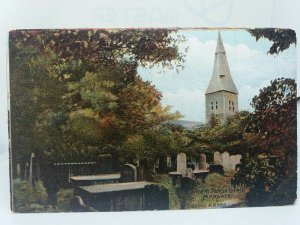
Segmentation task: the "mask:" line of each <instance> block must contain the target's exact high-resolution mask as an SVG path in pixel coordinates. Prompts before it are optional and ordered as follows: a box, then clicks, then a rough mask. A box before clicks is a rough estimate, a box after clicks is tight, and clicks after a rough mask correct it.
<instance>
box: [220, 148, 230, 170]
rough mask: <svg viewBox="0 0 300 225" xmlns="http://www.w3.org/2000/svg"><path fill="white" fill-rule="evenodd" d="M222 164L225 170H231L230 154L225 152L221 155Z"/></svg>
mask: <svg viewBox="0 0 300 225" xmlns="http://www.w3.org/2000/svg"><path fill="white" fill-rule="evenodd" d="M221 164H222V166H223V167H224V169H225V170H229V169H230V166H229V153H228V152H224V153H222V154H221Z"/></svg>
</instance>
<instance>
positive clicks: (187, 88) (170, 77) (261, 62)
mask: <svg viewBox="0 0 300 225" xmlns="http://www.w3.org/2000/svg"><path fill="white" fill-rule="evenodd" d="M179 34H182V35H184V36H185V37H186V39H187V41H186V42H184V43H183V44H181V45H180V49H184V48H185V47H186V46H188V47H189V51H188V53H187V56H186V63H185V64H184V66H185V68H184V69H183V70H182V71H180V72H179V73H177V72H176V71H175V70H166V71H165V73H162V74H161V73H159V69H158V68H152V69H145V68H139V73H140V75H141V76H142V77H143V79H144V80H149V81H151V83H152V84H154V85H155V86H156V88H157V89H158V90H159V91H160V92H162V95H163V98H162V104H163V105H171V106H172V110H173V111H179V112H181V113H182V114H183V115H184V118H183V119H184V120H191V121H199V122H204V121H205V107H204V106H205V105H204V104H205V95H204V93H205V91H206V88H207V85H208V83H209V80H210V77H211V74H212V69H213V62H214V52H215V48H216V40H217V30H199V29H197V30H192V29H191V30H182V31H180V32H179ZM221 36H222V40H223V43H224V46H225V50H226V53H227V59H228V63H229V67H230V70H231V75H232V77H233V80H234V82H235V84H236V86H237V88H238V91H239V104H240V110H251V106H250V101H251V99H252V98H253V97H254V95H256V94H258V92H259V89H260V88H262V87H265V86H267V85H269V83H270V81H271V80H272V79H275V78H278V77H291V78H295V79H296V48H295V45H292V46H291V47H290V48H289V49H288V50H285V51H284V52H282V53H280V54H279V55H269V54H267V51H268V50H269V48H270V46H271V44H272V43H271V42H269V41H268V40H266V39H261V40H259V41H258V42H256V40H255V38H254V37H252V36H251V35H250V34H249V33H248V32H247V31H245V30H221Z"/></svg>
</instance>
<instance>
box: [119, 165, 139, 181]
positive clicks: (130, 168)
mask: <svg viewBox="0 0 300 225" xmlns="http://www.w3.org/2000/svg"><path fill="white" fill-rule="evenodd" d="M136 181H137V169H136V167H135V166H134V165H132V164H124V165H123V166H122V167H121V178H120V182H121V183H126V182H136Z"/></svg>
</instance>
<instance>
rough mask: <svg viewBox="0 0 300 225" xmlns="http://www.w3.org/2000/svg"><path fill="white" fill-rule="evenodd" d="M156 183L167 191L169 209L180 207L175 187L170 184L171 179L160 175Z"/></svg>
mask: <svg viewBox="0 0 300 225" xmlns="http://www.w3.org/2000/svg"><path fill="white" fill-rule="evenodd" d="M158 183H159V184H160V185H162V186H163V187H165V188H166V189H168V191H169V207H170V209H180V199H179V197H178V195H177V192H176V188H175V187H174V186H173V185H172V180H171V179H170V178H169V177H168V176H161V177H160V178H159V181H158Z"/></svg>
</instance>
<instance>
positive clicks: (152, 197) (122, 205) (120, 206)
mask: <svg viewBox="0 0 300 225" xmlns="http://www.w3.org/2000/svg"><path fill="white" fill-rule="evenodd" d="M75 195H78V196H80V197H81V198H82V199H83V201H84V202H85V204H87V205H88V206H90V207H93V208H94V209H96V210H97V211H103V212H105V211H136V210H164V209H169V192H168V190H167V189H165V188H163V187H161V186H158V185H156V184H154V183H150V182H146V181H141V182H128V183H115V184H96V185H91V186H79V187H76V188H75Z"/></svg>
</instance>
